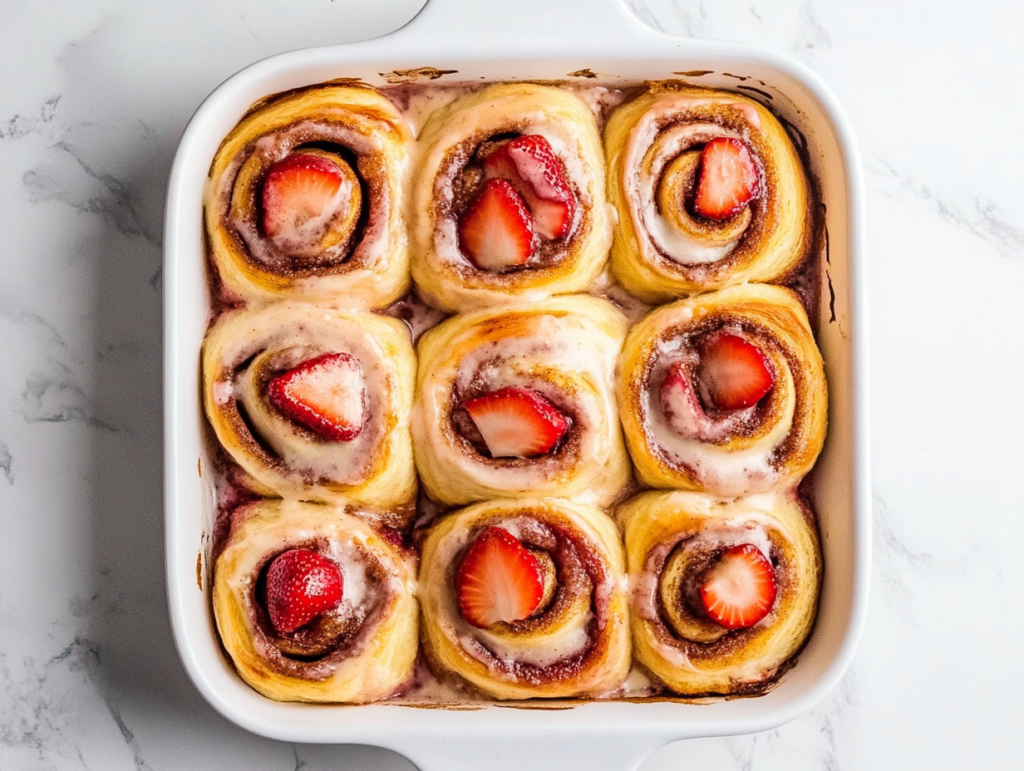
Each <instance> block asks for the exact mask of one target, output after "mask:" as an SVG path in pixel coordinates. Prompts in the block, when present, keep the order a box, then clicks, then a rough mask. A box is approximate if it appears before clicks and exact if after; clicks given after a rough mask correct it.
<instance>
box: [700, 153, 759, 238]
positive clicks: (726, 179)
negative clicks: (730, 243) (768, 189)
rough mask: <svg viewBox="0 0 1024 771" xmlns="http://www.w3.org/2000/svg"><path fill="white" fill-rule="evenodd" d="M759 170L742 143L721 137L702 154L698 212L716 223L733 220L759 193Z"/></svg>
mask: <svg viewBox="0 0 1024 771" xmlns="http://www.w3.org/2000/svg"><path fill="white" fill-rule="evenodd" d="M759 188H760V180H759V179H758V175H757V166H756V165H755V164H754V158H753V156H752V155H751V154H750V150H748V149H747V146H746V145H745V144H743V142H741V141H739V140H738V139H731V138H729V137H717V138H715V139H712V140H711V141H710V142H708V143H707V144H706V145H704V149H703V150H702V151H701V154H700V179H699V181H698V182H697V194H696V196H695V198H694V201H693V208H694V211H696V212H697V214H699V215H700V216H702V217H707V218H708V219H713V220H724V219H729V217H731V216H732V215H734V214H736V212H738V211H739V210H740V209H742V208H743V207H744V206H746V205H747V204H748V203H749V202H750V201H751V200H752V199H753V198H754V197H755V196H756V195H757V193H758V190H759Z"/></svg>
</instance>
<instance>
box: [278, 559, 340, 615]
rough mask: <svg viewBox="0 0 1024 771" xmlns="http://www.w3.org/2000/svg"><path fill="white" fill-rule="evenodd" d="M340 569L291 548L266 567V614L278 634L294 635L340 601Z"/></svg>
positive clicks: (326, 560)
mask: <svg viewBox="0 0 1024 771" xmlns="http://www.w3.org/2000/svg"><path fill="white" fill-rule="evenodd" d="M342 585H343V582H342V577H341V568H339V567H338V564H337V563H336V562H334V561H333V560H330V559H328V558H327V557H324V556H321V555H320V554H317V553H316V552H315V551H311V550H309V549H291V550H289V551H286V552H282V553H281V554H279V555H278V556H276V557H275V558H274V561H273V562H271V563H270V567H269V568H267V612H268V613H269V614H270V623H271V624H273V625H274V629H276V630H277V631H278V632H280V633H281V634H288V633H289V632H294V631H295V630H296V629H298V628H299V627H300V626H305V625H306V624H308V623H309V622H310V621H312V620H313V619H314V618H316V617H317V616H319V615H320V614H321V613H324V612H326V611H328V610H331V609H332V608H334V607H336V606H337V605H338V603H340V602H341V595H342Z"/></svg>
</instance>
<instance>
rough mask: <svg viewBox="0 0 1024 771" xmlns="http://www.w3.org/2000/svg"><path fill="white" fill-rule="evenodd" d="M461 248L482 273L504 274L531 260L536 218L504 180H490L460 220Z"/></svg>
mask: <svg viewBox="0 0 1024 771" xmlns="http://www.w3.org/2000/svg"><path fill="white" fill-rule="evenodd" d="M459 247H460V249H461V250H462V252H463V253H464V254H465V255H466V256H467V257H469V259H470V260H472V262H473V264H474V265H476V267H478V268H480V269H481V270H490V271H502V270H504V269H507V268H514V267H516V266H518V265H523V264H525V263H526V262H527V261H529V259H530V256H531V255H532V254H533V218H532V217H531V216H530V212H529V211H528V210H527V209H526V205H525V204H524V203H523V199H522V197H521V196H520V195H519V193H517V192H516V189H515V188H514V187H512V185H510V184H509V183H508V182H506V181H505V180H503V179H489V180H487V181H486V182H485V183H484V185H483V187H481V188H480V191H479V192H478V193H477V195H476V197H475V198H474V199H473V200H472V201H471V202H470V205H469V208H467V209H466V211H465V212H464V213H463V214H462V216H461V217H460V218H459Z"/></svg>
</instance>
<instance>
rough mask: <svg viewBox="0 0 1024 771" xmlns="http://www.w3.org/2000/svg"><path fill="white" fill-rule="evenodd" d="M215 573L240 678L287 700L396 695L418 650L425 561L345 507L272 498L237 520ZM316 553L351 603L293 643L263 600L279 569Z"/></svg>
mask: <svg viewBox="0 0 1024 771" xmlns="http://www.w3.org/2000/svg"><path fill="white" fill-rule="evenodd" d="M234 518H235V520H236V523H235V525H234V527H233V529H232V532H231V535H230V537H229V539H228V542H227V544H226V546H225V548H224V550H223V551H222V552H221V554H220V556H219V557H218V558H217V562H216V565H215V567H214V588H213V608H214V615H215V616H216V621H217V629H218V631H219V632H220V637H221V640H222V641H223V643H224V647H225V649H226V650H227V652H228V654H229V655H230V656H231V659H232V661H233V662H234V664H235V667H236V669H237V670H238V673H239V674H240V675H241V676H242V679H244V680H245V681H246V682H247V683H249V685H251V686H252V687H253V688H255V689H256V690H257V691H259V692H260V693H262V694H263V695H264V696H267V697H268V698H271V699H277V700H279V701H311V702H354V703H365V702H371V701H377V700H379V699H385V698H387V697H388V696H391V695H392V694H393V693H394V692H395V691H396V690H398V689H399V687H400V686H401V685H402V684H403V683H404V682H406V681H407V680H408V679H409V678H410V677H411V676H412V673H413V664H414V662H415V659H416V651H417V648H418V642H419V640H418V606H417V603H416V599H415V595H414V592H415V587H416V574H415V561H414V560H413V559H412V558H411V557H410V555H409V554H407V553H403V552H401V551H399V550H398V549H397V548H396V547H395V546H393V545H392V544H391V543H389V542H388V541H387V540H386V539H383V538H381V537H380V536H379V535H378V534H377V533H376V532H375V531H374V529H373V528H372V527H370V525H369V524H367V522H366V521H364V520H363V519H362V518H360V517H359V516H356V515H354V514H350V513H345V512H344V511H342V510H341V509H340V508H334V507H330V506H321V505H318V504H311V503H299V502H296V501H281V500H266V501H260V502H258V503H255V504H251V505H250V506H249V507H248V508H246V509H244V510H243V511H241V512H236V513H235V515H234ZM290 549H312V550H313V551H315V552H317V553H319V554H320V555H321V556H323V557H327V558H328V559H330V560H333V561H334V562H335V563H336V564H337V565H338V566H339V567H340V569H341V573H342V576H343V584H344V588H343V595H342V600H341V604H340V605H339V606H338V607H337V608H335V609H333V610H331V611H329V612H327V613H325V614H323V615H322V616H321V617H319V618H317V619H314V620H313V621H311V622H310V623H309V624H307V625H305V626H303V627H300V628H299V629H297V630H295V631H294V632H291V633H289V634H287V635H284V634H279V633H277V632H276V631H275V629H274V627H273V625H272V624H271V623H270V621H269V617H268V613H267V609H266V600H265V599H264V598H263V597H262V592H263V582H262V576H263V573H264V571H265V569H266V567H267V566H268V564H269V563H270V561H271V560H272V559H273V558H274V557H276V556H277V555H279V554H281V553H282V552H285V551H288V550H290Z"/></svg>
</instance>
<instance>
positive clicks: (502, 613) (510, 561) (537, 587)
mask: <svg viewBox="0 0 1024 771" xmlns="http://www.w3.org/2000/svg"><path fill="white" fill-rule="evenodd" d="M455 588H456V592H457V594H458V598H459V612H460V613H461V614H462V617H463V618H464V619H466V621H468V622H469V623H470V624H472V625H473V626H475V627H478V628H480V629H487V628H488V627H491V626H494V625H495V624H497V623H498V622H499V621H504V622H506V623H508V622H510V621H520V620H522V619H524V618H529V617H530V616H531V615H532V614H533V612H534V611H535V610H537V606H538V605H539V604H540V601H541V597H542V596H543V595H544V570H543V568H542V567H541V564H540V560H538V559H537V558H536V557H535V556H533V554H531V553H530V551H529V549H527V548H526V547H525V546H523V544H522V542H521V541H520V540H519V539H518V538H516V537H515V536H514V535H512V534H511V533H510V532H508V531H507V530H505V529H504V528H500V527H489V528H487V529H486V530H484V531H483V532H482V533H481V534H480V535H479V536H478V537H477V539H476V540H475V541H473V543H472V544H471V545H470V547H469V549H467V550H466V556H465V558H464V559H463V560H462V565H460V566H459V573H458V575H457V576H456V578H455Z"/></svg>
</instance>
